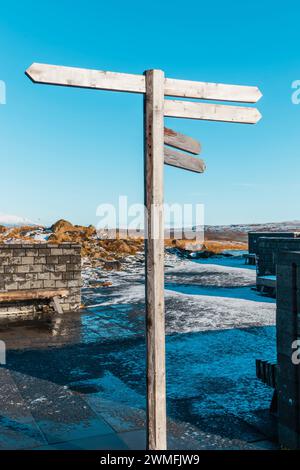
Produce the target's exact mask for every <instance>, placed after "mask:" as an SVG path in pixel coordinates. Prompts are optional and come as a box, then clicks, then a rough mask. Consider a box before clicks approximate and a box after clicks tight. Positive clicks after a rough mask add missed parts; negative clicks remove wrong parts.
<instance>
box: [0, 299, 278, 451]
mask: <svg viewBox="0 0 300 470" xmlns="http://www.w3.org/2000/svg"><path fill="white" fill-rule="evenodd" d="M139 314H140V313H138V315H139ZM128 315H129V317H130V315H131V316H133V315H134V312H132V311H131V310H130V309H129V310H128V308H127V309H126V308H123V309H122V308H117V307H116V308H111V307H99V308H97V309H94V310H93V311H89V312H79V313H71V314H66V315H64V316H63V317H56V318H53V319H52V320H51V321H49V322H46V321H44V322H30V323H28V322H27V323H20V324H8V325H7V324H6V325H5V324H3V323H2V324H0V339H1V340H3V341H5V342H6V345H7V364H6V366H2V367H0V449H111V450H112V449H127V448H130V449H143V448H145V411H144V408H145V341H144V337H143V335H141V334H140V335H128V334H126V328H123V327H124V325H126V322H127V320H128ZM108 317H109V318H110V319H111V321H110V323H108V322H107V318H108ZM119 327H120V328H121V327H122V328H123V329H124V334H122V335H121V336H120V335H114V332H116V330H117V329H118V328H119ZM274 330H275V329H274V327H257V328H255V327H253V328H248V329H234V330H219V331H216V332H199V333H190V334H176V335H169V336H168V337H167V365H168V379H167V380H168V415H169V421H168V430H169V448H171V449H273V448H277V444H276V433H275V428H276V426H275V423H274V422H273V421H272V419H271V417H270V415H269V413H268V406H269V402H270V398H271V390H269V389H268V388H267V387H265V386H264V385H263V384H260V383H259V382H258V381H257V380H256V379H255V358H256V357H264V358H266V359H268V358H271V357H272V355H273V354H274V348H275V339H274V333H275V331H274Z"/></svg>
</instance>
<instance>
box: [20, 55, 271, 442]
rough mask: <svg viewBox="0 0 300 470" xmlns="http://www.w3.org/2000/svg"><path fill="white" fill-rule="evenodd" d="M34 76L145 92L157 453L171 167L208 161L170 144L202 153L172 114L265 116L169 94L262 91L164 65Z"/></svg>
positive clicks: (150, 362)
mask: <svg viewBox="0 0 300 470" xmlns="http://www.w3.org/2000/svg"><path fill="white" fill-rule="evenodd" d="M26 74H27V75H28V77H29V78H30V79H31V80H32V81H33V82H35V83H43V84H49V85H62V86H70V87H80V88H93V89H96V90H112V91H123V92H131V93H141V94H143V95H144V123H145V125H144V140H145V156H144V158H145V205H146V208H147V225H146V227H145V238H146V239H145V256H146V318H147V421H148V422H147V444H148V448H149V449H152V450H163V449H166V445H167V440H166V437H167V436H166V384H165V379H166V377H165V317H164V213H163V165H164V162H165V163H166V164H168V165H172V166H177V167H179V168H184V169H188V170H191V171H196V172H199V173H200V172H203V171H204V168H205V165H204V162H203V161H202V160H200V159H198V158H195V157H193V156H192V155H189V154H187V153H182V152H177V151H176V150H172V149H170V148H169V147H164V144H166V145H168V146H170V147H174V148H176V149H179V150H184V151H186V152H189V153H192V154H194V155H198V154H199V153H200V144H199V143H198V142H197V141H195V140H194V139H191V138H190V137H187V136H184V135H183V134H179V133H176V132H174V131H171V130H170V129H167V130H165V131H164V116H168V117H181V118H189V119H199V120H202V119H205V120H210V121H225V122H237V123H248V124H254V123H256V122H258V121H259V119H260V118H261V115H260V113H259V112H258V111H257V110H256V109H255V108H252V107H242V106H232V105H230V106H227V105H224V104H223V105H221V104H212V103H201V102H189V101H178V100H173V99H165V97H166V96H169V97H170V96H171V97H175V98H192V99H198V100H201V99H202V100H213V101H231V102H236V103H256V102H257V101H258V100H259V99H260V98H261V96H262V95H261V92H260V91H259V89H258V88H257V87H252V86H240V85H226V84H222V83H221V84H220V83H207V82H196V81H188V80H177V79H172V78H166V77H165V76H164V73H163V72H162V71H161V70H148V71H146V72H145V73H144V75H134V74H125V73H115V72H104V71H101V70H90V69H81V68H74V67H61V66H57V65H47V64H37V63H34V64H32V65H31V66H30V67H29V68H28V69H27V70H26ZM153 209H154V210H153Z"/></svg>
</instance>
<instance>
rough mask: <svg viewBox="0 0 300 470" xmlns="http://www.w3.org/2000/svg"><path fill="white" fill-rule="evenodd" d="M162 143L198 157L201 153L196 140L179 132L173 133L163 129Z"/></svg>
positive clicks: (170, 130)
mask: <svg viewBox="0 0 300 470" xmlns="http://www.w3.org/2000/svg"><path fill="white" fill-rule="evenodd" d="M164 141H165V144H166V145H169V146H170V147H174V148H176V149H179V150H184V151H185V152H190V153H193V154H195V155H199V153H200V152H201V145H200V142H198V140H196V139H193V138H192V137H189V136H188V135H184V134H181V133H180V132H177V131H173V130H172V129H169V128H167V127H165V130H164Z"/></svg>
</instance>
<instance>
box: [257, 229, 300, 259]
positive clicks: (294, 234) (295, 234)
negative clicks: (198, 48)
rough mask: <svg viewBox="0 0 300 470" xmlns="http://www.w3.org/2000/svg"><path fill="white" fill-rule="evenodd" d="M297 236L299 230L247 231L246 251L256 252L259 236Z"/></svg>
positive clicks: (299, 234) (298, 235) (299, 233)
mask: <svg viewBox="0 0 300 470" xmlns="http://www.w3.org/2000/svg"><path fill="white" fill-rule="evenodd" d="M261 237H264V238H269V237H271V238H298V237H300V232H248V251H249V253H252V254H257V248H258V240H259V239H260V238H261Z"/></svg>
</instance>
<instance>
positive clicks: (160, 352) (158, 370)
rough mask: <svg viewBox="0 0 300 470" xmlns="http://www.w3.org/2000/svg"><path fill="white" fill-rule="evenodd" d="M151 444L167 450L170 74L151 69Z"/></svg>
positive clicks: (147, 110)
mask: <svg viewBox="0 0 300 470" xmlns="http://www.w3.org/2000/svg"><path fill="white" fill-rule="evenodd" d="M145 76H146V94H145V97H144V119H145V122H144V126H145V128H144V132H145V161H144V164H145V207H146V217H145V258H146V268H145V269H146V271H145V274H146V322H147V329H146V331H147V445H148V449H150V450H164V449H166V448H167V432H166V371H165V312H164V214H163V172H164V73H163V72H162V71H161V70H149V71H147V72H145Z"/></svg>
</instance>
